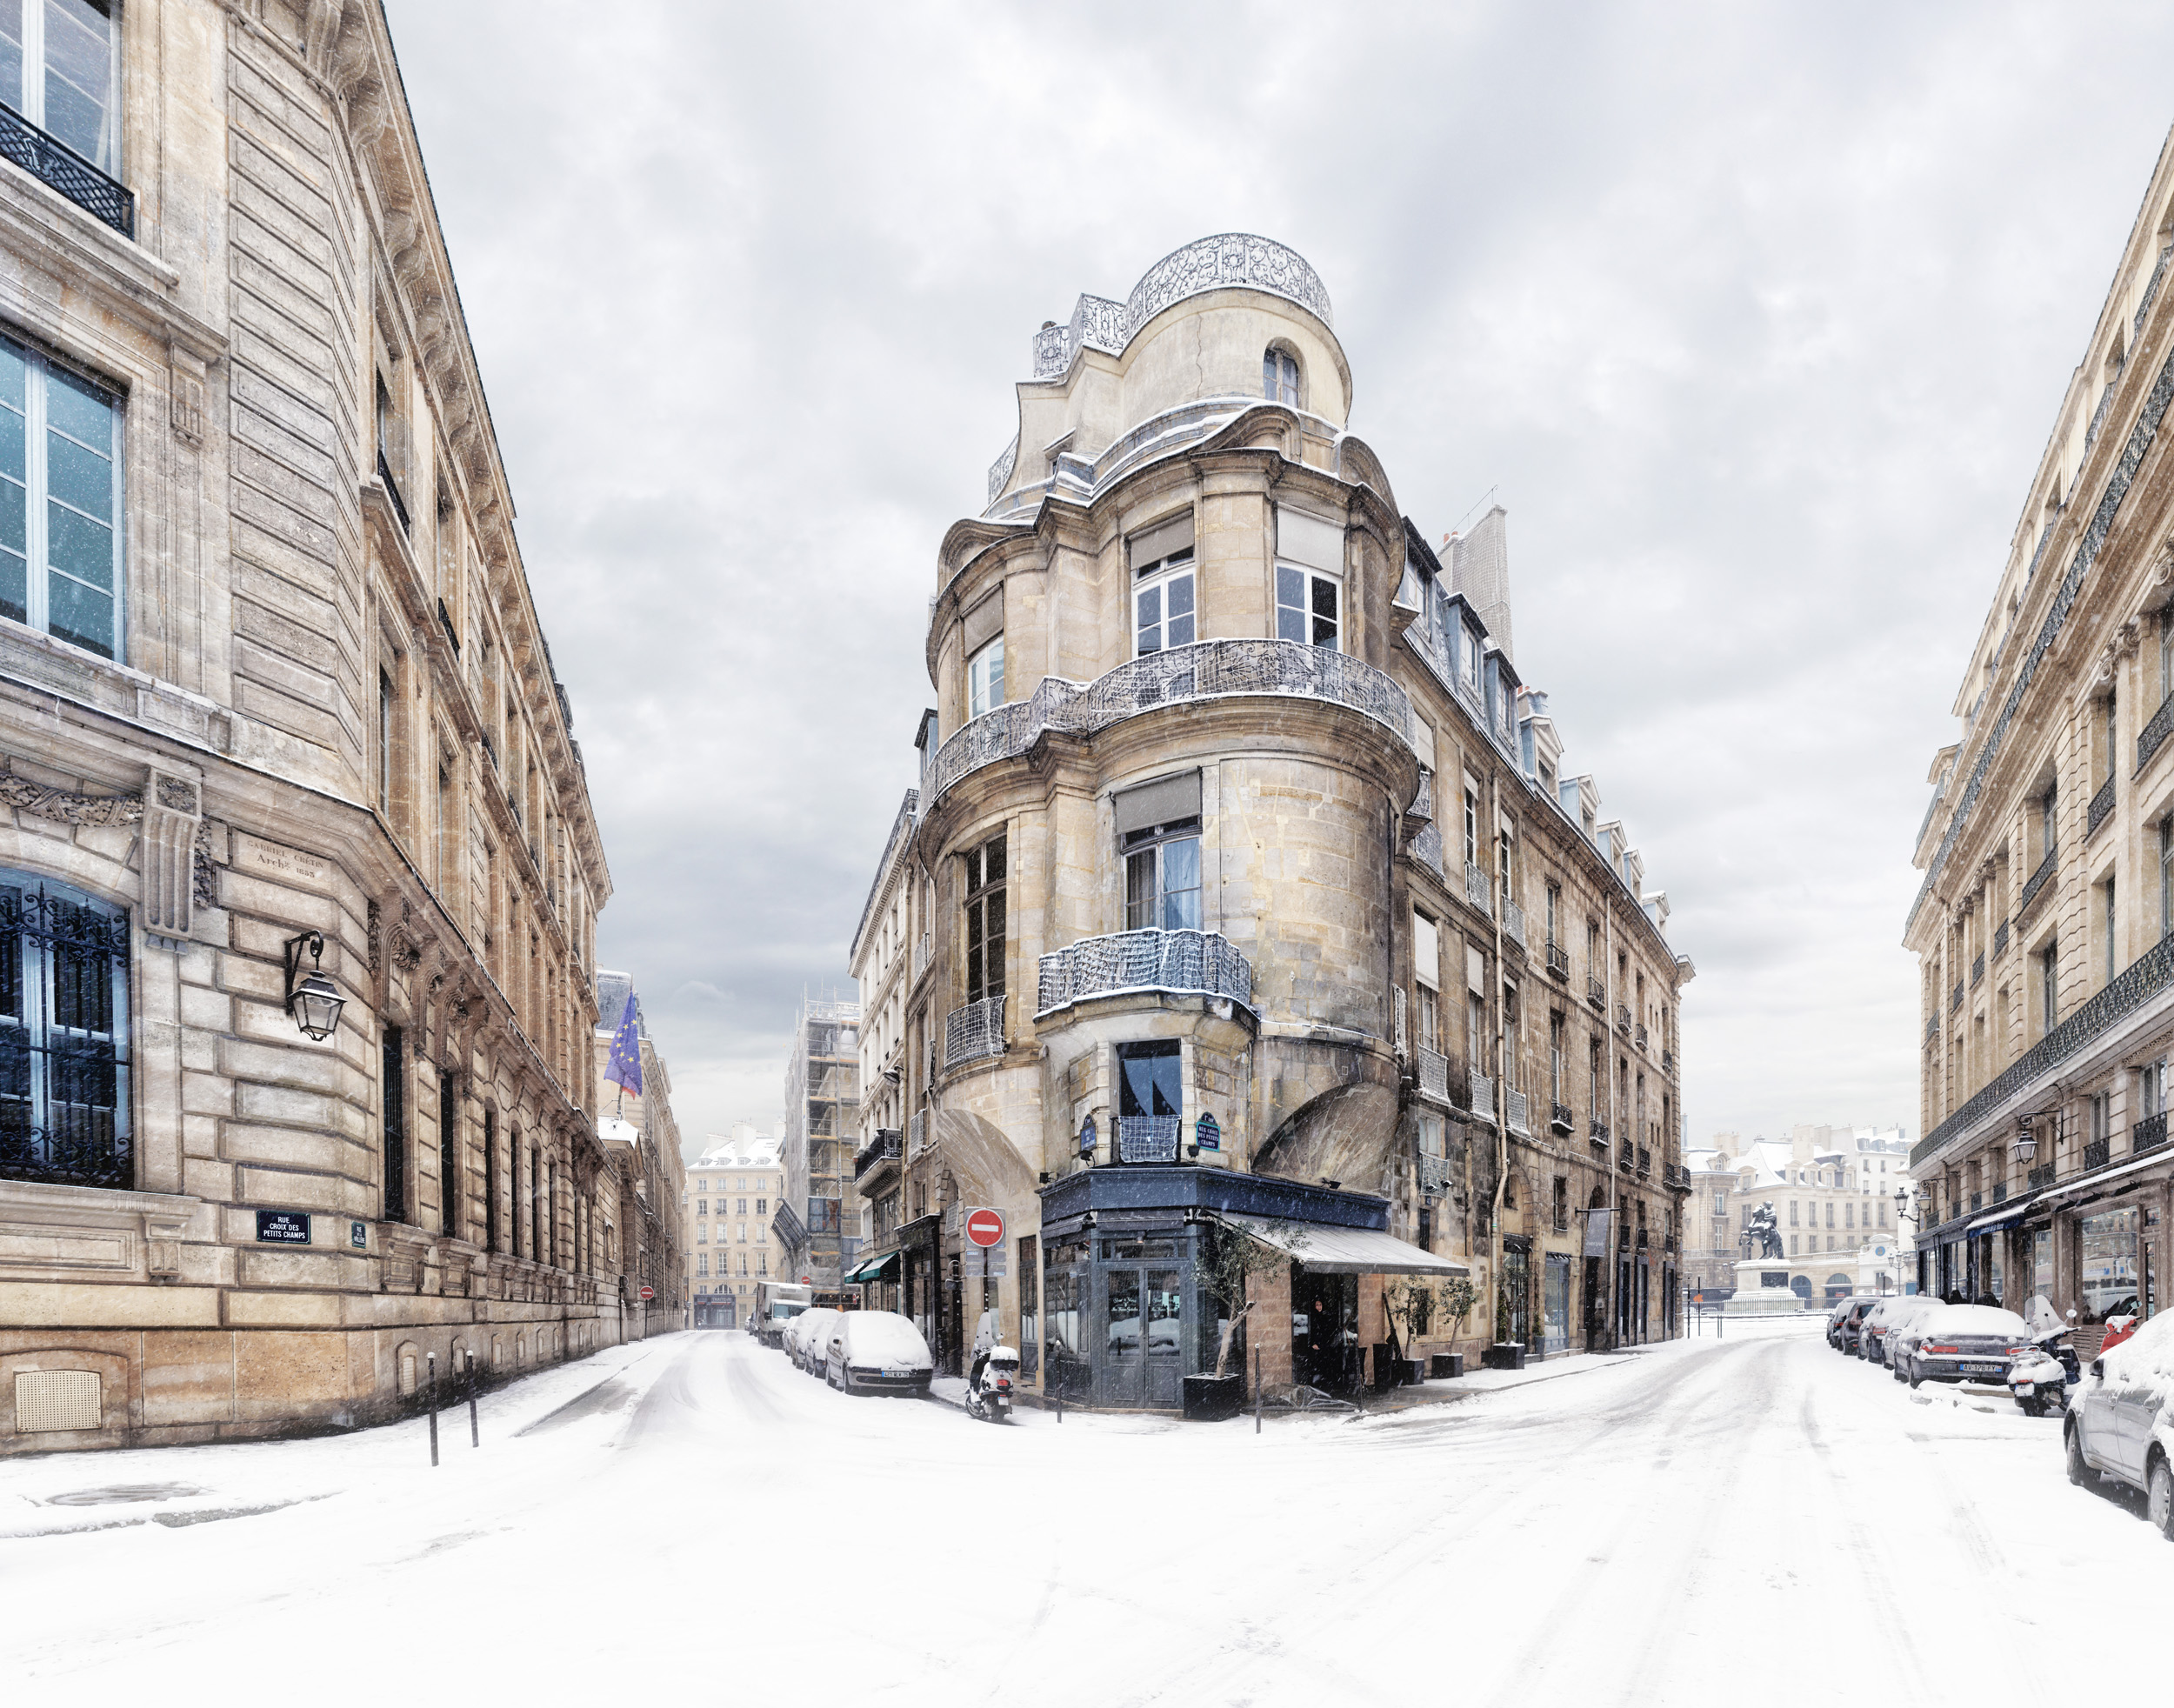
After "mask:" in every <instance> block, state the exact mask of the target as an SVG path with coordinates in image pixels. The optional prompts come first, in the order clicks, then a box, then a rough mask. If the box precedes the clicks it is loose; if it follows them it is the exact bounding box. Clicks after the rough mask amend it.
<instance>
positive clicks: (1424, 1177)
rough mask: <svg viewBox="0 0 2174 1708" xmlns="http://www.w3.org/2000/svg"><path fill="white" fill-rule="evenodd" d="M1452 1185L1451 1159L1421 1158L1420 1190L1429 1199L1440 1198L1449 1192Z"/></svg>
mask: <svg viewBox="0 0 2174 1708" xmlns="http://www.w3.org/2000/svg"><path fill="white" fill-rule="evenodd" d="M1451 1184H1452V1183H1451V1181H1450V1159H1449V1158H1447V1157H1429V1156H1424V1155H1422V1156H1421V1157H1420V1158H1419V1190H1420V1191H1423V1192H1424V1193H1425V1194H1426V1195H1427V1196H1428V1197H1429V1198H1440V1197H1442V1196H1443V1195H1444V1194H1445V1193H1446V1192H1448V1191H1449V1190H1450V1185H1451Z"/></svg>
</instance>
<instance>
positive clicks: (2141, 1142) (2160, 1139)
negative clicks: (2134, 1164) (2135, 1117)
mask: <svg viewBox="0 0 2174 1708" xmlns="http://www.w3.org/2000/svg"><path fill="white" fill-rule="evenodd" d="M2165 1143H2166V1111H2164V1110H2161V1111H2159V1112H2158V1113H2157V1115H2147V1116H2145V1117H2144V1119H2142V1120H2141V1121H2139V1122H2137V1124H2136V1125H2134V1126H2133V1127H2131V1128H2130V1129H2129V1148H2130V1150H2131V1151H2149V1150H2151V1148H2152V1147H2153V1146H2155V1145H2159V1144H2165Z"/></svg>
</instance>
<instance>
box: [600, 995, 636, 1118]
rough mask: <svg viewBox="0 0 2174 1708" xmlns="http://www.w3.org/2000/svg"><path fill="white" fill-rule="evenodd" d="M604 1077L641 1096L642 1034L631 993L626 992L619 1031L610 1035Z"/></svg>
mask: <svg viewBox="0 0 2174 1708" xmlns="http://www.w3.org/2000/svg"><path fill="white" fill-rule="evenodd" d="M604 1078H606V1079H608V1080H610V1082H611V1083H612V1084H615V1085H624V1087H625V1088H626V1089H627V1090H628V1091H631V1092H633V1093H634V1095H635V1096H636V1097H637V1098H638V1097H640V1096H641V1095H642V1034H641V1030H640V1027H639V1025H638V1024H637V1019H636V1016H635V1009H634V992H633V991H628V992H627V997H626V1011H625V1012H624V1014H622V1015H621V1016H620V1017H619V1030H618V1031H617V1032H615V1033H614V1034H613V1035H612V1038H611V1059H610V1062H609V1063H608V1064H606V1065H605V1067H604Z"/></svg>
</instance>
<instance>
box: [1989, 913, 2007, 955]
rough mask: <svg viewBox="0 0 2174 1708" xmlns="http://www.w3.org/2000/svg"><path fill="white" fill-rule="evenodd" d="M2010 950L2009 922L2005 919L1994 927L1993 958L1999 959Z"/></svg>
mask: <svg viewBox="0 0 2174 1708" xmlns="http://www.w3.org/2000/svg"><path fill="white" fill-rule="evenodd" d="M2007 952H2008V922H2007V921H2006V920H2005V919H2004V920H2002V921H2001V922H2000V924H1997V925H1996V926H1994V927H1993V958H1994V959H1995V960H1996V961H1997V960H1998V959H1999V958H2000V957H2002V956H2003V955H2005V954H2006V953H2007Z"/></svg>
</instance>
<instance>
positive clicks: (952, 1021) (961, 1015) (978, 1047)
mask: <svg viewBox="0 0 2174 1708" xmlns="http://www.w3.org/2000/svg"><path fill="white" fill-rule="evenodd" d="M1003 1054H1004V997H983V998H982V999H981V1001H979V1002H970V1003H968V1004H966V1006H965V1007H964V1008H955V1009H953V1010H952V1011H950V1013H949V1014H947V1015H945V1016H944V1066H945V1067H947V1068H952V1067H957V1066H958V1065H959V1064H960V1063H962V1062H974V1061H979V1060H980V1059H981V1058H982V1057H984V1056H1001V1055H1003Z"/></svg>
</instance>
